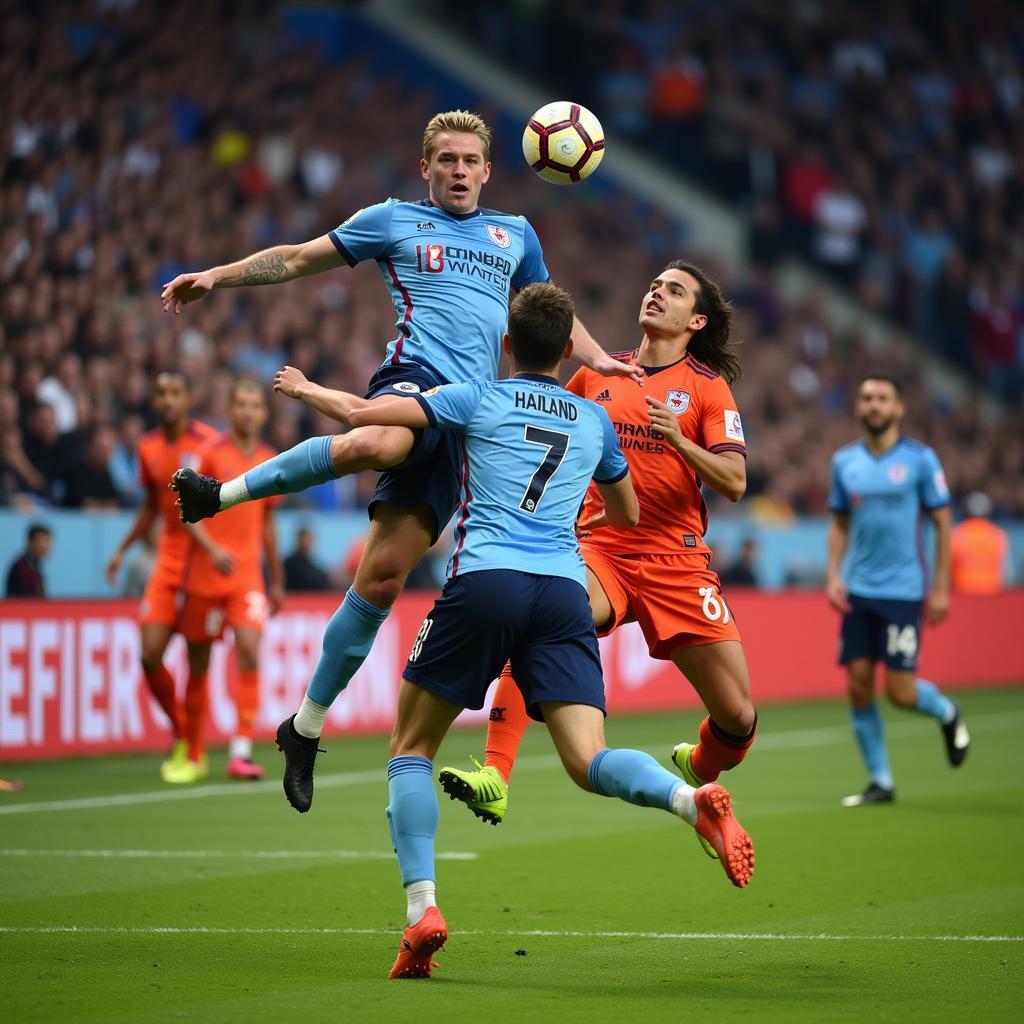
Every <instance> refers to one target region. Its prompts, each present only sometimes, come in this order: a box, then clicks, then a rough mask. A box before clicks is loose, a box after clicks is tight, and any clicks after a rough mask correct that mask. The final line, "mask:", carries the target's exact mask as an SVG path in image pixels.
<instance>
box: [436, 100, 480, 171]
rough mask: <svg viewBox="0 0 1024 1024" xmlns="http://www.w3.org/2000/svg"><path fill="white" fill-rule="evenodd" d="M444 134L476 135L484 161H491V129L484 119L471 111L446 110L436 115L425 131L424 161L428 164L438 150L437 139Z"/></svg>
mask: <svg viewBox="0 0 1024 1024" xmlns="http://www.w3.org/2000/svg"><path fill="white" fill-rule="evenodd" d="M442 132H463V133H465V134H467V135H475V136H476V137H477V138H478V139H479V140H480V146H481V148H482V149H483V152H484V161H485V162H486V161H488V160H490V159H491V129H490V128H488V127H487V124H486V123H485V122H484V119H483V118H482V117H481V116H480V115H479V114H474V113H473V112H472V111H469V110H446V111H445V112H444V113H443V114H435V115H434V116H433V117H432V118H431V119H430V120H429V121H428V122H427V127H426V128H425V129H424V131H423V159H424V160H426V161H427V163H428V164H429V163H430V158H431V157H432V156H433V155H434V150H435V149H437V138H438V136H439V135H440V134H441V133H442Z"/></svg>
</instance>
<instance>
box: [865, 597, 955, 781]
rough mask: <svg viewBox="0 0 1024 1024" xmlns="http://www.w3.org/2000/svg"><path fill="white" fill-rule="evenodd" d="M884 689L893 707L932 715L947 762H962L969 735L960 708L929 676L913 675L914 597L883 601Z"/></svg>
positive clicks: (917, 618) (916, 645)
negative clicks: (938, 729)
mask: <svg viewBox="0 0 1024 1024" xmlns="http://www.w3.org/2000/svg"><path fill="white" fill-rule="evenodd" d="M884 610H885V612H886V620H887V621H886V623H885V654H884V658H885V689H886V693H887V694H888V696H889V700H891V701H892V703H893V704H895V705H896V706H897V707H900V708H904V709H905V710H907V711H916V712H917V713H918V714H922V715H928V716H929V717H930V718H934V719H935V720H936V721H937V722H938V723H939V727H940V729H941V731H942V739H943V743H944V745H945V749H946V757H947V759H948V760H949V763H950V764H951V765H952V766H953V767H954V768H957V767H959V766H960V765H961V764H963V762H964V759H965V758H966V757H967V752H968V750H969V749H970V744H971V737H970V734H969V733H968V732H967V726H966V725H964V723H963V720H962V718H961V717H960V710H959V708H957V706H956V704H954V703H953V701H952V700H950V699H949V697H947V696H946V695H945V694H944V693H942V692H941V691H940V690H939V688H938V687H937V686H936V685H935V684H934V683H933V682H931V681H930V680H927V679H921V678H919V677H918V676H917V658H918V654H919V650H920V636H921V605H920V603H919V602H916V601H887V602H885V608H884Z"/></svg>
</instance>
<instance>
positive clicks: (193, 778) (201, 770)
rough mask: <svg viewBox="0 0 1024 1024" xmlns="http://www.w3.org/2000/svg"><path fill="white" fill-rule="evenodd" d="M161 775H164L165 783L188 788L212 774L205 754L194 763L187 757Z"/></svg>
mask: <svg viewBox="0 0 1024 1024" xmlns="http://www.w3.org/2000/svg"><path fill="white" fill-rule="evenodd" d="M161 774H163V779H164V782H170V783H171V784H172V785H178V786H187V785H191V784H192V783H194V782H201V781H202V780H203V779H205V778H206V777H207V776H208V775H209V774H210V764H209V762H208V761H207V760H206V755H205V754H202V755H201V756H200V758H199V760H198V761H192V760H190V759H189V758H187V757H186V758H185V760H184V761H183V762H182V763H181V764H178V765H172V766H171V767H170V768H168V770H167V771H166V772H162V773H161Z"/></svg>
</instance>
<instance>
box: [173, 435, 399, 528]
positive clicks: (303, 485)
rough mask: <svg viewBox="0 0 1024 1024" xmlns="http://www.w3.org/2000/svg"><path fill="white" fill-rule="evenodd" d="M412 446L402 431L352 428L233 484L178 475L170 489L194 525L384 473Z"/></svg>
mask: <svg viewBox="0 0 1024 1024" xmlns="http://www.w3.org/2000/svg"><path fill="white" fill-rule="evenodd" d="M415 442H416V434H415V432H414V431H412V430H409V429H408V428H407V427H358V428H357V429H355V430H350V431H348V433H345V434H328V435H326V436H323V437H310V438H307V439H306V440H305V441H301V442H299V444H297V445H295V447H294V448H289V449H288V450H287V451H284V452H281V453H279V454H278V455H275V456H274V457H273V458H271V459H267V461H266V462H262V463H260V465H258V466H254V467H253V468H252V469H250V470H248V472H246V473H243V474H242V475H241V476H237V477H235V478H234V479H233V480H226V481H223V482H221V481H220V480H216V479H214V478H213V477H208V476H200V475H199V474H198V473H196V472H195V470H192V469H179V470H178V471H177V472H176V473H175V474H174V477H173V478H172V484H171V485H172V487H173V488H174V489H175V490H176V491H177V492H178V495H179V497H178V502H179V504H180V506H181V513H182V516H183V518H184V519H185V521H186V522H189V523H194V522H198V521H199V520H200V519H208V518H209V517H210V516H214V515H216V514H217V513H218V512H221V511H223V510H224V509H226V508H232V507H233V506H235V505H240V504H241V503H242V502H245V501H256V500H258V499H260V498H270V497H273V496H275V495H279V494H293V493H295V492H296V491H304V490H306V489H307V488H310V487H315V486H316V485H317V484H322V483H326V482H327V481H328V480H337V479H338V477H340V476H345V475H346V474H349V473H360V472H362V471H363V470H367V469H389V468H391V467H393V466H397V465H399V464H400V463H402V462H404V461H405V460H406V459H407V458H408V457H409V454H410V453H411V452H412V450H413V448H414V446H415Z"/></svg>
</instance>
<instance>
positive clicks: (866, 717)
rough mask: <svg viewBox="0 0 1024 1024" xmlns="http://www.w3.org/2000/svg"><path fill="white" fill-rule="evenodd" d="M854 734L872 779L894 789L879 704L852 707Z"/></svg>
mask: <svg viewBox="0 0 1024 1024" xmlns="http://www.w3.org/2000/svg"><path fill="white" fill-rule="evenodd" d="M850 718H851V720H852V722H853V734H854V735H855V736H856V737H857V746H859V747H860V756H861V757H863V758H864V764H865V765H867V769H868V774H869V775H870V776H871V781H872V782H874V783H875V784H876V785H879V786H884V787H885V788H886V789H892V772H891V771H890V770H889V752H888V751H887V750H886V749H885V725H884V724H883V722H882V713H881V712H880V711H879V710H878V705H877V704H869V705H868V706H867V707H866V708H851V709H850Z"/></svg>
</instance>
